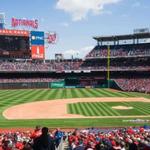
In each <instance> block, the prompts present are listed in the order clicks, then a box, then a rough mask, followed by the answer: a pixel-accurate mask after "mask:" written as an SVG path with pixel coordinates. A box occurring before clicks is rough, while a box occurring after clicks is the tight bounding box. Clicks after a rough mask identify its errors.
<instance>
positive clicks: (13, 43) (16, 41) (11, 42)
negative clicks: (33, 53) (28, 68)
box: [0, 35, 30, 51]
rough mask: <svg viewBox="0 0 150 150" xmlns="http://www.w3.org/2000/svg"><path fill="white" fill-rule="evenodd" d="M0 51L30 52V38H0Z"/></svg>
mask: <svg viewBox="0 0 150 150" xmlns="http://www.w3.org/2000/svg"><path fill="white" fill-rule="evenodd" d="M0 41H1V42H0V51H26V50H27V51H28V50H29V48H30V45H29V37H23V36H6V35H4V36H0Z"/></svg>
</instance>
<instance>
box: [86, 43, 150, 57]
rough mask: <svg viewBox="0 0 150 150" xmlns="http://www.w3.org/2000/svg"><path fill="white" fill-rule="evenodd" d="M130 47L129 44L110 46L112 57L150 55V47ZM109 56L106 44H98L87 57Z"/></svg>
mask: <svg viewBox="0 0 150 150" xmlns="http://www.w3.org/2000/svg"><path fill="white" fill-rule="evenodd" d="M139 47H140V46H139V45H138V46H137V47H134V46H133V47H132V46H131V47H128V45H127V46H124V47H123V46H116V47H114V46H112V47H110V57H133V56H150V48H147V47H141V48H139ZM107 56H108V50H107V47H106V46H102V47H101V46H96V47H95V48H94V49H93V50H92V51H91V52H90V53H89V54H87V55H86V58H105V57H107Z"/></svg>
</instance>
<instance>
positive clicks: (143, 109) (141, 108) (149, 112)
mask: <svg viewBox="0 0 150 150" xmlns="http://www.w3.org/2000/svg"><path fill="white" fill-rule="evenodd" d="M132 105H133V106H134V107H137V108H139V109H140V110H142V111H143V112H145V113H146V114H147V115H148V114H150V111H149V110H148V109H146V108H145V107H143V106H141V104H138V103H132Z"/></svg>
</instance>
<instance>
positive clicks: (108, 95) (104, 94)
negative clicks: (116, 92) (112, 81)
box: [96, 89, 114, 97]
mask: <svg viewBox="0 0 150 150" xmlns="http://www.w3.org/2000/svg"><path fill="white" fill-rule="evenodd" d="M96 90H97V91H99V92H100V93H101V94H103V97H114V96H113V95H112V94H110V93H109V92H108V91H105V90H104V89H96Z"/></svg>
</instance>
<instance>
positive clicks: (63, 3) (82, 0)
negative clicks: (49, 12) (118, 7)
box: [56, 0, 121, 21]
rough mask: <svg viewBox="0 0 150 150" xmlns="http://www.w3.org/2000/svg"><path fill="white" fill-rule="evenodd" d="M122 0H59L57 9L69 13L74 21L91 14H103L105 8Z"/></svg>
mask: <svg viewBox="0 0 150 150" xmlns="http://www.w3.org/2000/svg"><path fill="white" fill-rule="evenodd" d="M120 1H121V0H58V1H57V4H56V8H57V9H60V10H63V11H64V12H66V13H69V14H70V15H71V16H72V20H73V21H79V20H82V19H85V18H86V17H87V15H88V14H89V13H92V14H94V15H98V14H101V13H102V12H103V11H104V6H105V5H109V4H116V3H118V2H120Z"/></svg>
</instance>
